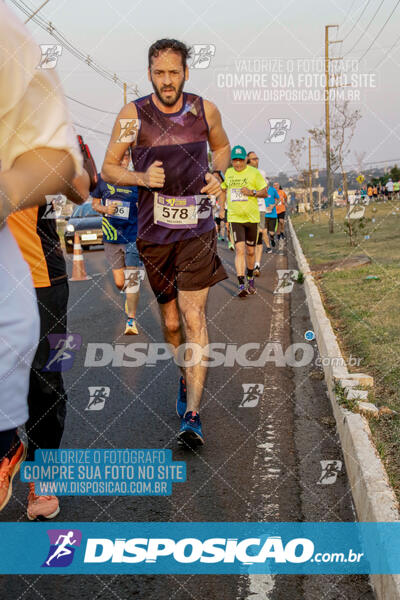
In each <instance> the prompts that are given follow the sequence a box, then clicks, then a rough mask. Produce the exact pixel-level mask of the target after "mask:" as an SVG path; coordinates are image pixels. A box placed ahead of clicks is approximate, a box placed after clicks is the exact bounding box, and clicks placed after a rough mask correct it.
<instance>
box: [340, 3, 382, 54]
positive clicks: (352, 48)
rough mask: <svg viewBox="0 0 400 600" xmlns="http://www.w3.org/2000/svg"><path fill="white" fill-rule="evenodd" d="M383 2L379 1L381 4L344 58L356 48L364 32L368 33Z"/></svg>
mask: <svg viewBox="0 0 400 600" xmlns="http://www.w3.org/2000/svg"><path fill="white" fill-rule="evenodd" d="M384 2H385V0H381V3H380V4H379V6H378V8H377V9H376V11H375V12H374V14H373V15H372V17H371V20H370V21H369V23H368V25H367V26H366V28H365V29H364V31H363V32H362V34H361V35H360V37H359V38H358V40H357V41H356V43H355V44H353V46H352V47H351V48H350V50H349V51H348V52H346V54H345V56H347V55H348V54H350V52H352V51H353V50H354V48H355V47H356V46H357V44H358V42H359V41H360V40H362V38H363V37H364V35H365V34H366V32H367V31H368V29H369V27H370V25H371V23H372V21H373V20H374V19H375V17H376V15H377V14H378V12H379V9H380V8H381V6H382V4H383V3H384Z"/></svg>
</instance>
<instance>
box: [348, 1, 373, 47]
mask: <svg viewBox="0 0 400 600" xmlns="http://www.w3.org/2000/svg"><path fill="white" fill-rule="evenodd" d="M370 2H371V0H367V2H366V4H365V6H364V9H363V10H362V12H361V14H360V16H359V17H358V19H357V21H356V22H355V23H354V24H353V27H352V28H351V29H350V31H349V32H348V34H347V35H345V36H344V38H343V41H345V40H347V38H348V37H349V35H350V34H351V33H352V31H353V29H354V27H355V26H356V25H357V23H358V22H359V21H360V19H361V18H362V16H363V14H364V13H365V11H366V10H367V8H368V4H369V3H370Z"/></svg>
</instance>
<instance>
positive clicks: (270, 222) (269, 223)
mask: <svg viewBox="0 0 400 600" xmlns="http://www.w3.org/2000/svg"><path fill="white" fill-rule="evenodd" d="M277 221H278V219H274V218H273V217H265V229H266V230H267V231H269V232H270V233H274V232H275V231H276V224H277Z"/></svg>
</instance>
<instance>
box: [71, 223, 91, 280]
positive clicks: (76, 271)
mask: <svg viewBox="0 0 400 600" xmlns="http://www.w3.org/2000/svg"><path fill="white" fill-rule="evenodd" d="M88 279H92V278H91V277H90V275H86V269H85V263H84V261H83V251H82V246H81V243H80V241H79V233H78V232H77V231H75V236H74V258H73V261H72V277H70V279H69V280H70V281H88Z"/></svg>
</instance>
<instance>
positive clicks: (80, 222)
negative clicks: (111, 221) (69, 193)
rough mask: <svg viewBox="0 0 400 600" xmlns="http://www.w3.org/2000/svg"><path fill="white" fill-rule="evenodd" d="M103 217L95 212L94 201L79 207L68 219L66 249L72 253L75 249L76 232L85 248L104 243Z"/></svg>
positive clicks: (65, 236)
mask: <svg viewBox="0 0 400 600" xmlns="http://www.w3.org/2000/svg"><path fill="white" fill-rule="evenodd" d="M102 218H103V217H102V216H101V215H100V214H99V213H98V212H96V211H95V210H93V208H92V201H91V200H90V201H88V202H85V203H84V204H81V205H80V206H77V207H76V208H75V210H74V212H73V213H72V215H71V217H70V218H69V219H68V222H67V225H66V227H65V231H64V241H65V249H66V251H67V252H68V253H71V252H72V251H73V248H74V237H75V232H78V233H79V240H80V243H81V245H82V247H83V246H85V247H87V248H88V247H89V246H95V245H98V244H102V243H103V232H102V230H101V221H102Z"/></svg>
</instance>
